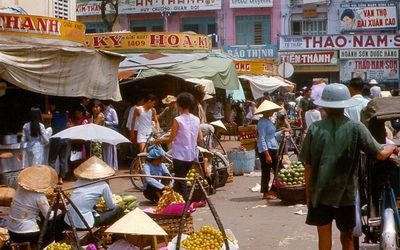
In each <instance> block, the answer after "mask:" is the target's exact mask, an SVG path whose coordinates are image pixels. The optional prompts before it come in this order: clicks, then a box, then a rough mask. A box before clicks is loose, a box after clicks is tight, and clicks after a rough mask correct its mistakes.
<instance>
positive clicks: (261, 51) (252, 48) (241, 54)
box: [222, 44, 278, 59]
mask: <svg viewBox="0 0 400 250" xmlns="http://www.w3.org/2000/svg"><path fill="white" fill-rule="evenodd" d="M222 51H223V52H224V53H227V54H228V55H230V56H232V57H236V58H242V59H262V58H277V57H278V45H276V44H268V45H232V46H228V45H223V46H222Z"/></svg>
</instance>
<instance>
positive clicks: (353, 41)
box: [279, 34, 400, 51]
mask: <svg viewBox="0 0 400 250" xmlns="http://www.w3.org/2000/svg"><path fill="white" fill-rule="evenodd" d="M399 46H400V35H397V34H379V35H330V36H281V37H280V39H279V50H280V51H294V50H342V49H376V48H380V49H397V48H398V47H399Z"/></svg>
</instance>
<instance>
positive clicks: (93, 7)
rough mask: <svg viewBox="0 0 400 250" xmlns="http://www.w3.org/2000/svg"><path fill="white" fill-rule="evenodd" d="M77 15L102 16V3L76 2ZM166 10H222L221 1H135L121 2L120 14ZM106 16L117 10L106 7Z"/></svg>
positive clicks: (119, 4) (79, 0)
mask: <svg viewBox="0 0 400 250" xmlns="http://www.w3.org/2000/svg"><path fill="white" fill-rule="evenodd" d="M76 2H77V3H76V15H77V16H88V15H101V1H84V0H77V1H76ZM164 6H165V7H166V10H168V11H172V12H176V11H198V10H219V9H221V0H168V1H167V0H133V1H119V2H118V13H119V14H133V13H155V12H157V13H159V12H161V11H162V8H163V7H164ZM106 7H107V9H106V14H111V13H115V10H113V9H110V8H109V6H108V5H107V6H106Z"/></svg>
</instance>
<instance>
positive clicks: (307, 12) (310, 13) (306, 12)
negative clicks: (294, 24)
mask: <svg viewBox="0 0 400 250" xmlns="http://www.w3.org/2000/svg"><path fill="white" fill-rule="evenodd" d="M317 15H318V14H317V9H316V8H313V9H303V17H304V18H315V17H317Z"/></svg>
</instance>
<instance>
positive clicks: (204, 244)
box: [164, 175, 239, 250]
mask: <svg viewBox="0 0 400 250" xmlns="http://www.w3.org/2000/svg"><path fill="white" fill-rule="evenodd" d="M196 184H197V185H198V186H199V187H200V188H201V190H202V192H203V194H204V197H205V200H206V202H207V204H208V206H209V208H210V210H211V212H212V215H213V216H214V219H215V222H216V224H217V226H218V228H214V227H212V226H202V227H201V228H200V230H199V231H194V232H189V234H185V227H186V225H187V221H186V220H187V217H188V216H189V218H190V217H191V216H190V214H189V212H190V206H191V201H192V198H193V194H194V190H195V185H196ZM211 239H213V240H211ZM164 249H166V250H181V249H184V250H196V249H202V250H208V249H226V250H236V249H239V246H238V244H237V241H236V239H235V237H234V235H233V234H232V232H230V230H227V231H225V230H224V227H223V225H222V223H221V220H220V218H219V216H218V214H217V211H216V209H215V207H214V205H213V203H212V202H211V200H210V198H209V196H208V194H207V191H206V189H205V188H204V187H203V185H202V183H201V178H199V176H198V175H197V176H196V177H195V179H194V185H192V187H191V189H190V192H189V198H188V201H187V202H186V203H185V206H184V209H183V213H182V214H181V219H180V222H179V227H178V234H177V235H176V236H175V237H174V238H173V239H172V241H171V242H170V243H169V244H168V247H167V248H164Z"/></svg>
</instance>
